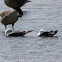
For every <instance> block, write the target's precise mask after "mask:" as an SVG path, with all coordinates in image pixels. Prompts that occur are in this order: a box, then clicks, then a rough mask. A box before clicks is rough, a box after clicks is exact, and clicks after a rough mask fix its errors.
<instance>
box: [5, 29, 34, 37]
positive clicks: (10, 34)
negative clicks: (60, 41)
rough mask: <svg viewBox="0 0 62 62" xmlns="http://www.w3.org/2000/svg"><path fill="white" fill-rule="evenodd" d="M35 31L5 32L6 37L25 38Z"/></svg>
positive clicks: (8, 30)
mask: <svg viewBox="0 0 62 62" xmlns="http://www.w3.org/2000/svg"><path fill="white" fill-rule="evenodd" d="M32 31H33V30H30V31H11V30H10V29H7V30H5V35H6V36H24V35H25V34H27V33H30V32H32Z"/></svg>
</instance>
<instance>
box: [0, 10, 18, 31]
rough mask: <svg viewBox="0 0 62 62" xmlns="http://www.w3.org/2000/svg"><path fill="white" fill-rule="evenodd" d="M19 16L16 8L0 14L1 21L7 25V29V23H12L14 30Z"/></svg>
mask: <svg viewBox="0 0 62 62" xmlns="http://www.w3.org/2000/svg"><path fill="white" fill-rule="evenodd" d="M18 16H19V13H18V12H17V11H16V10H8V11H4V12H2V13H1V14H0V17H1V19H0V21H1V23H2V24H3V25H5V29H7V27H6V25H9V24H12V27H13V30H14V23H15V22H16V21H17V20H18Z"/></svg>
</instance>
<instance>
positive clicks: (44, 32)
mask: <svg viewBox="0 0 62 62" xmlns="http://www.w3.org/2000/svg"><path fill="white" fill-rule="evenodd" d="M57 32H58V30H56V31H54V30H51V31H44V30H43V29H41V30H40V31H39V33H38V36H39V37H40V36H45V37H53V36H54V35H55V34H56V33H57Z"/></svg>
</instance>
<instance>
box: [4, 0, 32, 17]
mask: <svg viewBox="0 0 62 62" xmlns="http://www.w3.org/2000/svg"><path fill="white" fill-rule="evenodd" d="M4 2H5V4H6V5H7V6H8V7H11V8H13V9H15V10H17V11H18V12H19V15H20V16H22V15H23V12H22V10H21V9H20V7H22V6H23V5H25V3H27V2H31V1H29V0H4Z"/></svg>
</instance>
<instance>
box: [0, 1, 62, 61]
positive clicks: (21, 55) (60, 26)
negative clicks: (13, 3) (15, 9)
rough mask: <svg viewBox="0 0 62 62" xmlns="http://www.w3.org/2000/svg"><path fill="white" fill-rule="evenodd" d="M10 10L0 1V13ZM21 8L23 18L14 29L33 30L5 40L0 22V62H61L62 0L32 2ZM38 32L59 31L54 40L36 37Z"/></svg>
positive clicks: (3, 29)
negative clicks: (23, 35)
mask: <svg viewBox="0 0 62 62" xmlns="http://www.w3.org/2000/svg"><path fill="white" fill-rule="evenodd" d="M10 9H12V8H9V7H7V6H6V5H5V4H4V0H0V13H1V12H3V11H6V10H10ZM21 9H22V10H23V12H24V15H23V17H21V18H19V19H18V21H17V22H16V23H15V26H14V29H15V30H20V31H23V30H34V31H33V32H31V33H29V34H26V35H25V37H6V36H5V34H4V31H5V27H4V25H2V24H1V23H0V62H62V0H31V2H30V3H27V4H25V5H24V6H23V7H21ZM9 28H10V29H11V28H12V27H11V25H10V26H8V29H9ZM40 29H44V30H59V31H58V33H57V34H56V35H55V36H54V37H37V34H38V32H39V30H40Z"/></svg>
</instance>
